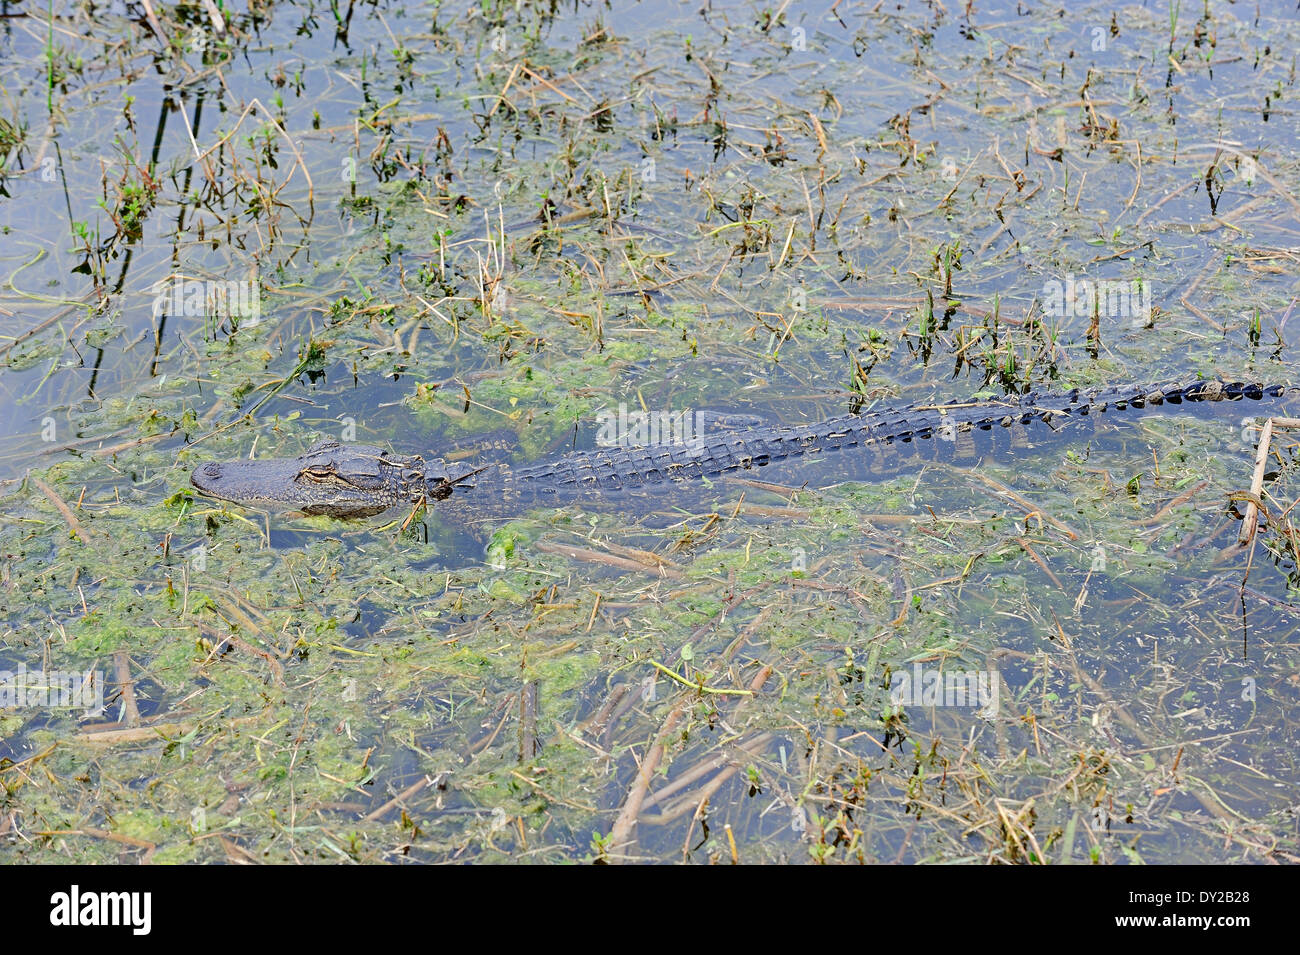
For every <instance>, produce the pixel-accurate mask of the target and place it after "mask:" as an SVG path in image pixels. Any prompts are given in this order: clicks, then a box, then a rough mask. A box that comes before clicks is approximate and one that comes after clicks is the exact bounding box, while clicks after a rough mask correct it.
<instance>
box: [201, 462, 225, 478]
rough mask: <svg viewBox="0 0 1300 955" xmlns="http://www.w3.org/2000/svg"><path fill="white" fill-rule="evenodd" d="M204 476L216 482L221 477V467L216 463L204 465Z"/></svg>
mask: <svg viewBox="0 0 1300 955" xmlns="http://www.w3.org/2000/svg"><path fill="white" fill-rule="evenodd" d="M203 476H204V477H208V478H212V479H213V480H214V481H215V480H216V479H217V478H219V477H221V465H220V464H218V463H216V462H213V463H212V464H205V465H203Z"/></svg>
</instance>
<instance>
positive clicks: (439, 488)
mask: <svg viewBox="0 0 1300 955" xmlns="http://www.w3.org/2000/svg"><path fill="white" fill-rule="evenodd" d="M1288 387H1289V386H1286V385H1276V384H1274V385H1267V384H1252V383H1243V382H1225V381H1217V380H1206V381H1196V382H1192V383H1190V384H1186V383H1182V384H1163V385H1122V386H1118V387H1112V388H1100V389H1092V390H1075V391H1071V392H1065V393H1040V394H1028V395H1025V396H1023V397H1021V398H1019V399H1018V400H1011V399H1008V400H1003V401H972V402H965V403H959V402H953V403H948V404H941V405H912V406H909V407H904V408H897V409H891V410H886V411H875V412H868V413H865V414H854V415H844V416H842V417H838V418H829V419H827V420H825V421H819V422H817V423H815V424H809V425H796V426H790V427H760V428H750V429H746V430H737V431H719V432H717V433H715V434H712V435H708V436H705V437H701V438H695V439H692V440H689V441H684V442H681V443H674V444H656V445H647V446H644V447H615V448H607V449H597V450H592V451H577V452H573V453H570V454H566V455H563V456H561V457H558V458H554V459H552V460H549V461H546V462H543V463H540V464H534V465H529V466H527V467H523V468H515V469H512V468H509V467H507V466H506V465H504V464H489V465H487V466H484V467H474V466H469V465H449V464H446V463H445V462H443V461H442V460H440V459H437V458H428V459H426V458H423V457H421V456H419V455H402V454H395V453H393V452H390V451H385V450H384V449H382V448H378V447H373V446H370V445H355V444H353V445H344V444H339V443H338V442H334V441H322V442H321V443H319V444H317V445H315V446H314V447H312V448H311V449H309V450H308V451H307V452H306V453H304V454H302V455H301V456H299V457H297V458H281V459H268V460H260V461H227V462H213V463H210V464H205V465H203V466H201V467H199V468H198V469H196V470H195V471H194V474H193V476H192V480H193V482H194V485H195V487H197V488H198V489H199V490H200V491H201V492H203V493H204V494H208V495H210V496H212V497H216V498H220V499H222V500H227V501H234V502H236V503H238V504H245V505H259V506H274V507H281V508H290V509H294V510H301V511H305V512H307V513H309V514H328V515H333V516H337V517H355V516H364V515H369V514H375V513H378V512H380V511H383V510H386V509H388V508H390V507H395V506H412V505H418V504H422V503H423V504H433V503H435V502H437V501H446V500H447V499H448V498H451V497H453V496H455V497H457V498H460V497H462V496H464V497H465V504H466V506H467V507H468V508H469V509H470V511H471V512H472V511H473V510H474V509H475V508H481V510H482V512H483V514H484V515H485V516H498V515H501V514H506V513H509V512H511V511H518V510H521V509H522V508H524V507H526V506H529V505H530V504H531V505H537V504H547V503H551V502H554V503H562V502H565V501H572V500H580V499H582V498H583V497H596V496H599V495H603V494H613V493H616V492H619V491H627V490H635V489H642V490H645V489H653V488H655V487H656V486H659V485H669V484H680V483H684V482H690V481H696V480H699V479H701V478H705V477H708V476H711V475H722V474H726V473H729V472H733V471H741V470H748V469H753V468H760V467H763V466H765V465H768V464H773V463H776V462H779V461H784V460H787V459H789V458H792V457H795V456H797V455H806V454H817V453H821V452H826V451H845V452H848V451H850V450H851V449H854V448H862V447H874V448H876V449H880V448H882V447H884V446H888V445H891V444H893V443H895V442H907V441H911V440H913V439H915V438H927V437H933V436H944V437H950V436H953V435H955V434H956V433H957V432H960V431H969V430H971V429H982V430H988V429H990V428H993V427H995V426H1003V427H1006V426H1010V425H1012V424H1016V423H1028V422H1029V421H1032V420H1043V421H1048V422H1051V421H1052V420H1054V419H1063V418H1073V417H1079V416H1083V415H1088V414H1092V413H1095V412H1103V411H1106V410H1107V409H1109V408H1116V409H1123V408H1126V407H1129V406H1132V407H1135V408H1142V407H1146V406H1149V405H1179V404H1182V403H1183V402H1188V403H1196V402H1203V401H1230V400H1240V399H1242V398H1253V399H1261V398H1266V397H1277V396H1279V395H1281V394H1283V393H1284V392H1285V391H1287V390H1288Z"/></svg>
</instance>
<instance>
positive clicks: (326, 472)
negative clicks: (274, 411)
mask: <svg viewBox="0 0 1300 955" xmlns="http://www.w3.org/2000/svg"><path fill="white" fill-rule="evenodd" d="M190 479H191V481H192V482H193V483H194V486H195V487H196V488H198V489H199V491H201V492H202V493H204V494H206V495H208V496H210V497H215V498H219V499H221V500H223V501H233V502H235V503H236V504H243V505H246V506H253V507H273V508H286V509H290V510H299V511H303V512H304V513H307V514H326V515H329V516H331V517H368V516H370V515H373V514H378V513H380V512H382V511H385V510H387V509H388V508H390V507H395V506H397V505H410V504H419V503H421V502H423V501H426V500H429V499H438V498H443V497H447V496H448V495H450V494H451V491H452V488H453V486H454V484H455V480H453V479H450V478H449V477H448V475H447V469H446V466H445V465H444V464H443V462H442V461H438V460H431V461H427V462H426V461H425V460H424V459H423V458H421V457H420V456H418V455H403V454H393V453H392V452H389V451H385V450H384V449H382V448H377V447H373V446H371V445H365V444H340V443H339V442H337V441H321V442H319V443H318V444H315V445H313V446H312V447H310V448H308V449H307V451H306V452H305V453H303V454H301V455H299V456H298V457H296V458H271V459H265V460H260V461H254V460H247V461H214V462H212V463H210V464H205V465H203V466H202V467H199V468H197V469H195V471H194V473H193V474H192V475H191V477H190Z"/></svg>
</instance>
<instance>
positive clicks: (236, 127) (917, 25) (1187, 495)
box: [0, 3, 1300, 862]
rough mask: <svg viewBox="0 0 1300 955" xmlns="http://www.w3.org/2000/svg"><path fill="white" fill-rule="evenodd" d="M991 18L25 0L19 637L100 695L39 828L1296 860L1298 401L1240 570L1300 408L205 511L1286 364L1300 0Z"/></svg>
mask: <svg viewBox="0 0 1300 955" xmlns="http://www.w3.org/2000/svg"><path fill="white" fill-rule="evenodd" d="M900 7H901V8H900ZM977 7H978V9H977V10H976V11H975V12H974V13H973V14H971V15H970V17H969V18H967V17H964V16H961V15H958V14H957V13H956V11H955V9H954V11H953V12H944V11H943V10H942V8H937V7H931V6H928V5H924V4H903V5H897V7H890V8H889V9H885V8H883V7H878V6H877V5H875V4H862V3H849V4H845V3H841V4H837V5H835V7H834V9H833V10H831V11H827V10H826V9H824V7H814V6H809V5H803V4H788V5H784V6H780V7H779V13H778V8H773V7H762V6H757V5H749V4H733V3H720V4H707V3H706V4H703V5H700V4H653V5H646V4H639V5H638V4H621V3H620V4H611V5H608V6H606V5H588V4H561V5H555V6H527V7H524V8H520V9H518V10H517V9H516V8H515V7H514V6H513V5H508V4H507V5H500V6H493V5H486V6H485V5H479V4H463V3H450V4H433V5H411V6H405V5H396V4H361V5H353V6H330V5H311V4H295V3H276V4H272V5H270V6H267V7H259V8H258V10H257V12H256V13H242V14H234V15H232V19H231V24H230V29H229V30H228V31H227V32H226V33H225V34H224V35H222V34H219V33H218V32H217V31H216V30H215V29H214V27H213V24H212V23H211V21H209V20H207V19H205V16H204V15H201V14H199V13H198V12H196V11H193V10H190V9H189V8H184V9H181V8H175V9H167V8H162V9H160V10H159V13H160V16H161V21H160V23H159V29H160V31H161V33H162V34H163V35H164V36H165V37H166V38H167V43H166V45H164V43H163V42H162V41H161V40H160V39H159V37H158V36H157V35H156V34H155V31H154V29H153V28H152V27H150V26H149V25H148V23H147V20H146V18H144V17H143V14H142V12H140V11H137V9H136V8H135V7H134V6H127V5H124V4H108V5H94V6H87V5H77V6H74V5H68V4H58V3H56V4H55V5H54V8H53V11H54V14H53V20H52V23H51V21H50V19H49V17H48V14H47V13H46V12H45V11H33V10H23V9H20V8H17V7H13V6H5V5H2V4H0V13H3V14H4V16H3V17H0V80H2V81H3V91H2V92H0V155H3V156H4V162H3V175H2V176H0V263H2V264H3V268H4V272H5V276H6V277H5V279H4V281H3V282H0V316H3V329H4V331H3V335H2V336H0V361H3V363H4V364H3V370H0V389H2V392H3V397H4V399H5V400H4V401H2V402H0V408H3V411H2V412H0V414H3V418H0V479H3V480H4V481H5V484H4V493H5V501H4V508H3V523H2V524H0V545H2V546H3V559H2V564H0V582H3V584H4V590H3V593H0V600H2V601H3V608H4V609H3V619H4V621H5V628H6V629H5V631H4V634H3V638H2V640H0V670H4V669H8V670H9V671H11V672H13V671H16V670H17V668H19V667H25V668H26V669H27V670H29V671H33V670H38V669H41V670H42V671H43V672H44V671H50V672H54V671H57V672H68V673H71V672H76V673H85V672H92V673H93V672H95V671H99V672H101V673H102V674H103V677H102V682H106V683H108V684H109V686H108V693H107V699H106V706H105V709H104V710H103V711H101V712H97V713H95V714H93V715H91V716H90V717H88V718H85V717H79V712H80V709H81V708H79V707H78V708H67V707H62V708H61V707H57V706H56V707H50V706H48V705H44V704H36V705H33V704H31V703H30V702H29V703H28V705H15V706H11V707H7V708H0V737H3V742H0V757H3V759H4V760H8V761H9V762H0V781H2V782H3V783H4V786H5V788H4V790H3V800H4V801H3V802H2V803H0V834H3V835H4V836H5V839H6V840H7V841H6V842H5V843H3V844H4V845H5V847H6V852H7V853H8V854H12V855H14V856H15V857H21V858H26V859H41V858H44V857H47V856H49V854H50V853H58V857H59V858H73V859H86V860H91V861H96V860H101V859H108V858H115V857H116V853H117V851H118V849H119V848H120V847H121V845H123V844H122V843H117V844H105V842H104V841H103V840H102V839H97V838H95V837H93V836H88V835H85V832H86V831H89V830H94V831H103V830H113V831H118V832H120V833H123V834H127V835H130V836H131V837H132V838H134V839H137V840H138V841H139V844H138V845H137V844H135V843H131V844H130V845H131V846H132V848H131V849H130V850H129V851H128V855H129V856H131V857H134V858H139V857H142V856H145V855H147V856H148V857H149V858H159V859H175V860H202V861H215V860H218V859H223V858H225V859H241V858H244V857H246V856H247V857H252V858H258V859H274V860H282V859H290V858H299V859H317V860H322V861H333V860H336V859H341V858H353V859H360V860H364V861H405V860H419V861H451V860H467V859H481V860H504V859H518V860H529V861H531V860H534V859H536V860H539V861H549V860H552V859H560V858H564V859H597V860H602V861H603V860H612V859H619V858H633V859H638V860H658V861H675V860H685V861H709V860H718V861H727V860H730V859H731V858H733V852H734V856H735V858H738V859H739V860H740V861H747V862H748V861H771V860H779V859H788V860H798V861H804V860H810V859H811V860H818V861H856V860H866V861H893V860H900V861H921V860H931V861H933V860H944V861H953V860H970V861H1052V862H1062V861H1072V862H1081V861H1087V860H1089V859H1092V860H1097V861H1105V862H1124V861H1133V860H1136V859H1139V858H1140V859H1142V860H1146V861H1161V862H1189V861H1199V862H1222V861H1238V860H1244V861H1256V862H1257V861H1263V860H1265V859H1279V860H1280V859H1293V858H1295V856H1296V854H1297V852H1298V851H1300V850H1298V849H1297V845H1296V842H1297V831H1296V821H1295V814H1294V807H1295V803H1296V800H1295V785H1296V782H1297V775H1298V774H1297V766H1296V763H1295V756H1294V753H1295V751H1296V745H1295V744H1296V726H1295V723H1294V714H1295V712H1296V709H1295V703H1296V701H1297V694H1298V693H1300V684H1298V682H1297V677H1296V674H1297V648H1296V617H1295V611H1294V609H1293V607H1292V605H1293V603H1294V599H1293V595H1292V594H1291V591H1290V587H1291V582H1292V579H1293V578H1294V575H1295V566H1296V552H1295V545H1294V538H1293V537H1292V535H1291V532H1290V530H1289V528H1290V524H1289V522H1288V516H1289V510H1288V507H1289V505H1290V504H1291V503H1292V501H1293V500H1294V499H1295V498H1294V494H1293V493H1291V489H1292V488H1293V486H1294V482H1293V480H1291V473H1290V472H1291V469H1290V448H1291V444H1292V439H1291V438H1290V437H1289V433H1288V432H1287V431H1285V430H1279V431H1278V432H1277V434H1276V436H1275V438H1274V444H1273V448H1274V451H1275V457H1274V458H1273V459H1272V465H1271V466H1270V467H1269V469H1268V482H1267V487H1266V490H1267V492H1268V494H1269V495H1270V496H1269V498H1268V500H1267V501H1266V504H1267V506H1268V513H1269V516H1270V522H1269V523H1268V524H1267V526H1266V527H1265V528H1264V529H1263V530H1262V531H1261V534H1260V535H1259V539H1258V540H1257V542H1256V543H1255V544H1254V545H1253V547H1251V548H1245V549H1242V548H1240V547H1239V546H1238V545H1236V544H1235V540H1236V537H1237V534H1238V531H1239V528H1240V513H1241V511H1243V510H1244V508H1245V503H1244V501H1243V500H1242V496H1243V494H1244V493H1245V492H1246V491H1248V489H1249V487H1250V483H1251V472H1252V468H1253V464H1254V458H1255V447H1256V444H1257V441H1258V437H1259V422H1260V420H1262V416H1264V415H1267V414H1295V413H1296V404H1295V401H1294V399H1290V398H1288V399H1283V400H1280V401H1274V402H1266V403H1259V404H1255V403H1242V404H1236V403H1234V404H1231V405H1222V406H1215V407H1200V408H1196V409H1190V410H1188V409H1183V410H1184V411H1186V412H1187V413H1179V414H1166V413H1163V412H1162V413H1151V414H1142V415H1138V414H1125V413H1121V414H1117V415H1108V416H1106V417H1105V418H1104V419H1100V420H1094V421H1092V422H1089V423H1088V424H1087V425H1086V426H1083V425H1081V424H1076V425H1072V426H1070V427H1068V428H1066V429H1065V430H1064V431H1063V432H1062V433H1060V434H1054V433H1052V431H1051V430H1050V429H1048V428H1045V427H1041V426H1038V427H1033V428H1030V429H1028V430H1026V431H1016V432H1014V433H1008V434H999V435H996V436H995V439H994V440H993V441H992V443H989V442H988V441H987V440H986V441H984V442H983V443H980V444H976V445H973V446H971V447H966V446H959V447H950V446H948V445H947V444H945V443H943V442H932V443H931V444H930V445H926V446H922V447H920V448H917V449H899V454H898V455H897V457H896V459H891V460H890V461H889V462H887V465H888V466H887V467H884V468H882V469H880V470H881V472H882V473H875V474H871V473H867V472H866V471H864V470H863V469H861V468H854V467H852V466H850V464H851V462H849V463H846V462H845V460H844V459H839V458H835V457H833V456H831V457H826V458H824V459H819V460H811V461H806V462H798V463H797V464H795V465H791V466H788V467H786V468H784V469H782V470H780V471H773V472H771V473H757V474H754V475H752V476H751V477H752V478H753V479H754V480H755V481H761V482H766V486H759V485H756V484H754V483H749V484H743V483H741V484H738V483H736V482H714V483H712V484H711V485H710V486H708V487H705V488H702V489H701V490H700V492H699V493H698V494H696V495H692V496H690V497H689V498H683V499H677V498H675V497H669V498H667V499H663V500H658V501H650V502H646V501H641V502H637V503H636V504H634V505H626V504H624V505H618V506H609V507H583V506H574V507H570V508H566V509H564V510H563V511H560V512H558V513H554V514H552V513H544V512H543V513H539V512H537V511H533V512H528V513H520V514H518V515H517V519H516V520H513V521H510V522H499V521H494V522H491V523H488V524H483V523H481V522H477V521H474V520H473V517H472V513H471V514H470V515H469V517H468V518H467V517H466V515H465V514H463V513H457V514H452V513H449V512H445V511H439V510H438V509H437V508H435V509H434V511H433V512H432V513H427V514H419V515H414V516H412V517H411V519H410V520H409V521H408V520H407V517H408V515H407V514H405V513H401V514H398V515H396V517H395V518H394V517H392V515H390V516H389V517H388V518H384V519H376V520H371V521H366V522H337V521H328V520H322V519H303V518H294V517H286V516H283V515H273V516H264V515H260V514H257V513H255V512H249V511H244V510H241V509H239V508H234V507H232V508H225V507H222V506H221V505H219V504H215V503H213V502H210V501H204V500H202V499H197V498H192V497H191V496H190V494H189V490H188V489H189V477H188V475H189V471H190V470H191V469H192V468H193V467H194V466H195V465H196V464H198V463H201V462H204V461H207V460H211V459H214V458H229V457H236V456H247V455H249V454H250V453H252V454H254V455H257V456H279V455H294V454H297V453H299V452H301V451H302V450H303V449H305V448H306V447H307V446H309V445H310V444H311V443H313V441H315V440H316V439H318V438H319V437H321V436H330V437H335V438H339V439H342V440H348V441H360V442H366V443H373V444H379V445H383V446H391V447H393V448H395V449H398V450H402V451H407V452H433V453H437V454H439V455H445V456H455V457H459V458H464V459H471V458H473V457H474V456H476V455H477V456H479V457H481V458H484V459H492V458H495V457H500V456H505V457H508V458H509V459H511V460H512V461H515V462H525V461H533V460H537V459H539V458H542V457H545V456H546V455H549V454H555V453H561V452H563V451H564V450H566V449H568V448H570V447H574V446H577V447H589V446H591V445H592V444H593V443H594V442H596V441H597V439H598V436H599V432H600V428H601V426H602V422H607V421H608V420H609V415H614V417H615V419H617V417H618V413H619V409H620V406H622V408H623V410H624V412H625V415H624V417H625V418H626V412H628V411H630V412H631V413H632V414H633V416H634V417H635V415H636V414H637V413H638V412H645V413H647V414H658V415H663V416H667V415H681V414H682V413H683V412H694V411H697V410H701V409H708V410H712V411H718V412H739V413H743V414H746V415H757V416H760V417H761V419H762V420H765V421H771V422H781V423H794V422H803V421H809V420H816V419H818V418H821V417H826V416H830V415H835V414H842V413H844V412H845V411H848V410H857V409H861V408H867V407H883V406H890V405H894V404H908V403H912V402H920V401H926V400H930V399H932V398H937V399H940V400H951V399H957V398H965V397H969V396H972V395H976V394H983V395H1002V394H1005V393H1007V392H1008V391H1012V392H1014V391H1024V390H1041V389H1044V388H1053V387H1061V388H1065V387H1073V386H1077V385H1087V384H1093V383H1099V382H1124V381H1159V380H1166V379H1174V378H1178V379H1189V380H1190V379H1193V378H1195V377H1196V376H1197V375H1210V376H1219V377H1224V378H1227V379H1230V380H1260V381H1281V382H1291V381H1293V380H1294V377H1295V376H1294V374H1293V373H1292V367H1293V363H1294V357H1293V350H1292V349H1293V340H1294V338H1295V334H1294V329H1295V327H1296V321H1297V319H1296V318H1295V315H1294V308H1295V305H1296V298H1297V295H1298V294H1300V287H1298V283H1297V279H1296V275H1297V260H1298V259H1300V251H1298V249H1300V245H1298V239H1297V235H1298V232H1297V229H1298V226H1300V215H1298V210H1300V172H1298V169H1300V165H1298V163H1300V157H1298V156H1297V136H1296V129H1297V124H1296V113H1295V96H1296V61H1295V52H1294V51H1295V50H1296V48H1297V40H1298V39H1300V16H1298V15H1297V14H1296V12H1295V11H1293V10H1288V9H1286V7H1285V5H1276V6H1272V5H1270V6H1268V9H1263V8H1260V9H1256V8H1251V9H1249V10H1245V9H1242V8H1241V6H1240V5H1228V4H1211V5H1209V7H1208V8H1202V6H1201V5H1195V4H1193V5H1181V6H1180V5H1175V10H1174V13H1173V14H1172V15H1171V13H1170V10H1169V8H1168V7H1167V6H1165V5H1159V6H1152V7H1151V8H1150V9H1144V8H1141V7H1137V6H1130V7H1126V8H1124V9H1123V10H1122V11H1112V9H1111V8H1110V7H1109V6H1105V5H1101V4H1095V5H1090V4H1079V5H1070V7H1069V10H1068V11H1067V12H1066V13H1065V14H1064V15H1061V13H1060V11H1057V10H1049V9H1046V8H1044V9H1038V8H1037V7H1034V8H1030V7H1027V6H1025V5H1023V4H1022V5H1016V4H979V5H977ZM137 14H139V15H138V16H137ZM1165 410H1166V411H1168V410H1169V409H1165ZM912 450H915V451H916V454H915V457H913V456H912ZM38 479H39V481H40V482H42V483H43V484H44V486H45V488H46V489H48V493H47V491H46V490H42V488H41V487H40V485H38V484H37V483H36V481H37V480H38ZM850 479H851V480H850ZM773 485H781V486H783V487H784V488H785V490H784V492H783V491H781V489H780V488H776V487H774V486H773ZM805 485H806V486H807V487H808V488H810V489H814V490H800V489H801V488H803V487H804V486H805ZM827 485H832V486H831V487H829V488H827ZM1230 498H1236V500H1235V501H1233V500H1230ZM56 501H57V503H56ZM467 506H469V507H470V508H471V510H472V504H469V505H467ZM61 508H62V509H61ZM64 509H66V511H65V510H64ZM668 671H671V673H670V672H668ZM963 681H965V682H963ZM122 684H126V685H127V686H128V687H129V689H128V690H127V691H126V693H125V694H123V693H122V691H121V689H120V686H121V685H122ZM891 687H892V690H891ZM963 687H966V688H968V689H969V690H970V694H964V691H962V688H963ZM914 690H915V692H913V691H914ZM994 697H995V698H994ZM11 702H13V701H11ZM990 704H991V705H990ZM109 722H111V723H113V724H114V726H113V727H111V728H106V727H105V726H104V725H103V724H105V723H109ZM56 744H57V745H56ZM51 747H53V748H51ZM87 765H90V766H93V771H91V772H83V767H85V766H87ZM643 768H644V775H643ZM146 794H148V798H145V795H146ZM636 818H639V820H640V821H639V823H638V824H637V825H635V826H632V825H631V821H632V820H633V819H636ZM50 833H57V834H55V835H51V834H50ZM733 839H734V845H735V849H734V850H733V848H732V845H733V843H732V840H733ZM149 847H152V848H149Z"/></svg>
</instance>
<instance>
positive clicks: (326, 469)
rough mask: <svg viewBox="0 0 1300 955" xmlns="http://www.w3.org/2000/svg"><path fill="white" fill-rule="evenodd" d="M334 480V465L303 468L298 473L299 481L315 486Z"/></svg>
mask: <svg viewBox="0 0 1300 955" xmlns="http://www.w3.org/2000/svg"><path fill="white" fill-rule="evenodd" d="M333 478H334V467H333V466H332V465H330V466H315V467H309V468H303V469H302V470H301V471H299V472H298V480H299V481H309V482H311V483H313V484H325V483H328V482H330V481H331V480H333Z"/></svg>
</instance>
